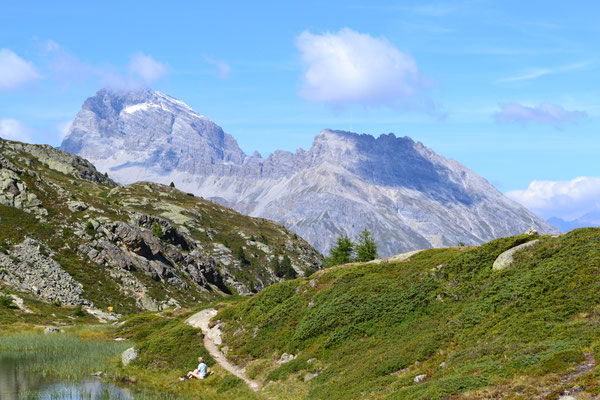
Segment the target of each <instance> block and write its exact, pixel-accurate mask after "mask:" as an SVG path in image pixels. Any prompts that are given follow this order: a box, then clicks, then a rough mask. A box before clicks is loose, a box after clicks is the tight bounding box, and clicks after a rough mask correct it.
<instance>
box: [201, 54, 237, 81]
mask: <svg viewBox="0 0 600 400" xmlns="http://www.w3.org/2000/svg"><path fill="white" fill-rule="evenodd" d="M204 59H205V60H206V62H208V63H210V64H212V65H214V66H216V67H217V70H218V72H219V78H221V79H226V78H228V77H229V74H230V73H231V66H230V65H229V64H228V63H227V62H225V61H223V60H217V59H215V58H212V57H204Z"/></svg>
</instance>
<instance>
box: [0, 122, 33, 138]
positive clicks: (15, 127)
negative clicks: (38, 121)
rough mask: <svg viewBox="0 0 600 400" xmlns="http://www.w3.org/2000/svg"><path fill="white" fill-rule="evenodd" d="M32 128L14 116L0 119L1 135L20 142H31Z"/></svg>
mask: <svg viewBox="0 0 600 400" xmlns="http://www.w3.org/2000/svg"><path fill="white" fill-rule="evenodd" d="M31 133H32V130H31V129H30V128H28V127H27V126H25V125H24V124H23V123H22V122H21V121H19V120H17V119H13V118H4V119H0V137H2V138H3V139H8V140H16V141H18V142H26V143H31V136H30V134H31Z"/></svg>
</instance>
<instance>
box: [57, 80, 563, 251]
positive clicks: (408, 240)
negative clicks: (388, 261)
mask: <svg viewBox="0 0 600 400" xmlns="http://www.w3.org/2000/svg"><path fill="white" fill-rule="evenodd" d="M94 98H95V99H94ZM94 98H92V99H90V100H88V101H87V102H86V104H88V103H89V104H98V106H97V107H92V108H90V107H87V106H84V108H83V109H82V110H81V111H80V113H79V114H78V116H77V118H76V120H75V122H74V123H73V126H72V128H71V131H70V133H69V135H68V136H67V138H66V139H65V142H64V143H63V146H62V148H63V149H65V150H67V151H71V152H74V153H76V154H78V155H81V156H83V157H85V158H88V159H90V160H91V161H92V162H93V163H94V164H95V165H96V167H97V168H98V169H99V170H100V171H103V172H104V171H107V172H108V173H109V175H110V176H111V177H113V178H114V179H115V180H117V181H119V182H122V183H132V182H135V181H139V180H147V181H154V182H160V183H164V184H168V183H169V182H171V181H173V182H174V183H175V185H176V187H178V188H181V189H183V190H185V191H186V192H190V193H195V194H197V195H199V196H203V197H205V198H209V199H212V200H214V201H215V202H218V203H221V204H223V205H227V206H229V207H232V208H235V209H236V210H238V211H240V212H242V213H244V214H247V215H252V216H257V217H263V218H268V219H272V220H275V221H279V222H281V223H283V224H284V225H286V226H287V227H289V228H291V229H292V230H294V231H296V232H297V233H299V234H300V235H302V236H303V237H304V238H306V239H307V240H308V241H309V242H310V243H311V244H313V245H314V246H315V247H317V248H318V249H319V250H321V251H323V252H326V251H327V250H328V249H329V247H330V246H331V244H332V243H333V242H334V241H335V238H336V236H337V235H339V234H340V233H345V234H347V235H349V236H350V237H356V236H357V235H358V234H359V232H360V231H361V230H362V229H363V228H364V227H367V228H368V229H370V230H371V231H372V232H373V233H374V236H375V238H376V239H377V241H378V242H379V244H380V250H381V255H392V254H395V253H399V252H403V251H408V250H414V249H422V248H426V247H431V246H435V247H437V246H445V245H454V244H456V243H458V242H464V243H466V244H477V243H483V242H485V241H487V240H491V239H493V238H496V237H501V236H508V235H514V234H519V233H522V232H523V231H525V230H526V229H527V228H529V227H530V226H534V227H535V228H536V229H537V230H538V231H540V232H548V233H551V232H555V231H556V230H555V229H554V228H553V227H552V226H550V225H549V224H547V223H546V222H545V221H543V220H541V219H540V218H538V217H536V216H535V215H533V214H532V213H530V212H529V211H528V210H526V209H525V208H523V207H521V206H519V205H518V204H516V203H514V202H512V201H510V200H509V199H507V198H505V197H504V196H503V195H502V193H500V192H498V191H497V190H496V189H495V188H494V187H493V186H492V185H490V184H489V182H487V181H486V180H485V179H483V178H482V177H480V176H478V175H477V174H475V173H474V172H472V171H470V170H469V169H468V168H467V167H465V166H464V165H462V164H460V163H458V162H457V161H454V160H451V159H446V158H444V157H443V156H441V155H438V154H436V153H435V152H434V151H433V150H431V149H429V148H427V147H425V146H424V145H423V144H422V143H420V142H415V141H413V140H412V139H411V138H409V137H406V136H405V137H397V136H396V135H394V134H393V133H388V134H383V135H380V136H378V137H374V136H371V135H368V134H357V133H353V132H346V131H341V130H333V129H325V130H323V131H321V132H320V133H319V134H318V135H317V136H316V137H315V140H314V142H313V144H312V146H311V147H310V149H309V150H308V151H307V150H303V149H299V150H297V151H296V152H295V153H292V152H289V151H282V150H277V151H275V152H273V153H272V154H271V155H269V156H268V157H267V158H260V157H258V154H256V153H255V154H254V155H253V156H251V157H248V156H246V155H245V154H244V152H242V150H241V149H240V148H239V146H238V144H237V142H236V141H235V139H234V138H233V137H231V136H230V135H228V134H226V133H224V132H223V130H222V129H221V128H220V127H219V126H218V125H216V124H215V123H213V122H212V121H210V120H209V119H207V118H205V117H202V116H200V115H199V114H197V113H196V112H194V111H193V110H191V109H189V107H187V106H186V105H185V104H184V103H182V102H179V101H178V100H175V99H173V98H171V97H169V96H166V95H163V94H161V93H158V92H152V91H148V90H145V91H141V92H139V93H137V92H136V93H126V94H112V93H109V92H107V91H100V92H98V93H97V94H96V95H95V96H94ZM105 110H107V111H106V112H105Z"/></svg>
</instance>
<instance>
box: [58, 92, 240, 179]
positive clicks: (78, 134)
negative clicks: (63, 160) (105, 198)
mask: <svg viewBox="0 0 600 400" xmlns="http://www.w3.org/2000/svg"><path fill="white" fill-rule="evenodd" d="M60 148H61V150H65V151H68V152H70V153H75V154H79V155H81V156H83V157H84V158H87V159H90V160H94V162H96V165H97V166H98V167H99V168H100V169H101V170H104V171H108V172H109V173H110V172H113V173H114V172H116V171H119V170H120V169H124V168H133V169H134V170H135V171H134V175H133V176H132V177H131V178H132V179H131V180H130V181H135V180H140V179H144V177H145V176H146V175H147V174H146V172H145V171H146V170H148V169H152V168H160V169H162V170H165V171H172V170H175V169H191V170H196V171H202V170H204V169H206V168H207V166H210V165H214V164H218V163H233V164H241V163H242V162H243V161H244V159H245V158H246V155H245V154H244V152H243V151H242V150H241V149H240V148H239V146H238V145H237V142H236V141H235V140H234V139H233V138H232V137H231V136H230V135H228V134H226V133H225V132H223V130H222V129H221V127H220V126H218V125H217V124H215V123H214V122H212V121H211V120H209V119H208V118H206V117H203V116H202V115H200V114H198V113H196V112H195V111H194V110H192V109H191V108H190V107H189V106H187V105H186V104H185V103H183V102H182V101H179V100H177V99H174V98H172V97H170V96H167V95H165V94H162V93H160V92H155V91H152V90H150V89H144V90H139V91H123V92H116V91H111V90H107V89H102V90H100V91H98V92H97V93H96V94H95V95H94V96H92V97H90V98H89V99H87V100H86V102H85V103H84V106H83V107H82V109H81V111H79V113H78V114H77V116H76V118H75V120H74V121H73V124H72V125H71V128H70V130H69V132H68V134H67V136H66V137H65V139H64V140H63V143H62V145H61V147H60ZM98 160H104V161H103V162H100V163H98Z"/></svg>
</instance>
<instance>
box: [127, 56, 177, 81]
mask: <svg viewBox="0 0 600 400" xmlns="http://www.w3.org/2000/svg"><path fill="white" fill-rule="evenodd" d="M129 72H130V74H131V75H133V76H137V77H139V78H140V79H141V80H142V81H143V82H144V83H145V84H147V85H150V84H151V83H152V82H154V81H156V80H158V79H160V78H162V77H163V76H165V75H166V74H167V72H168V68H167V66H166V65H165V64H163V63H160V62H158V61H156V60H155V59H154V58H152V56H149V55H146V54H144V53H142V52H139V53H135V54H134V55H133V56H132V57H131V61H130V62H129Z"/></svg>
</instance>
